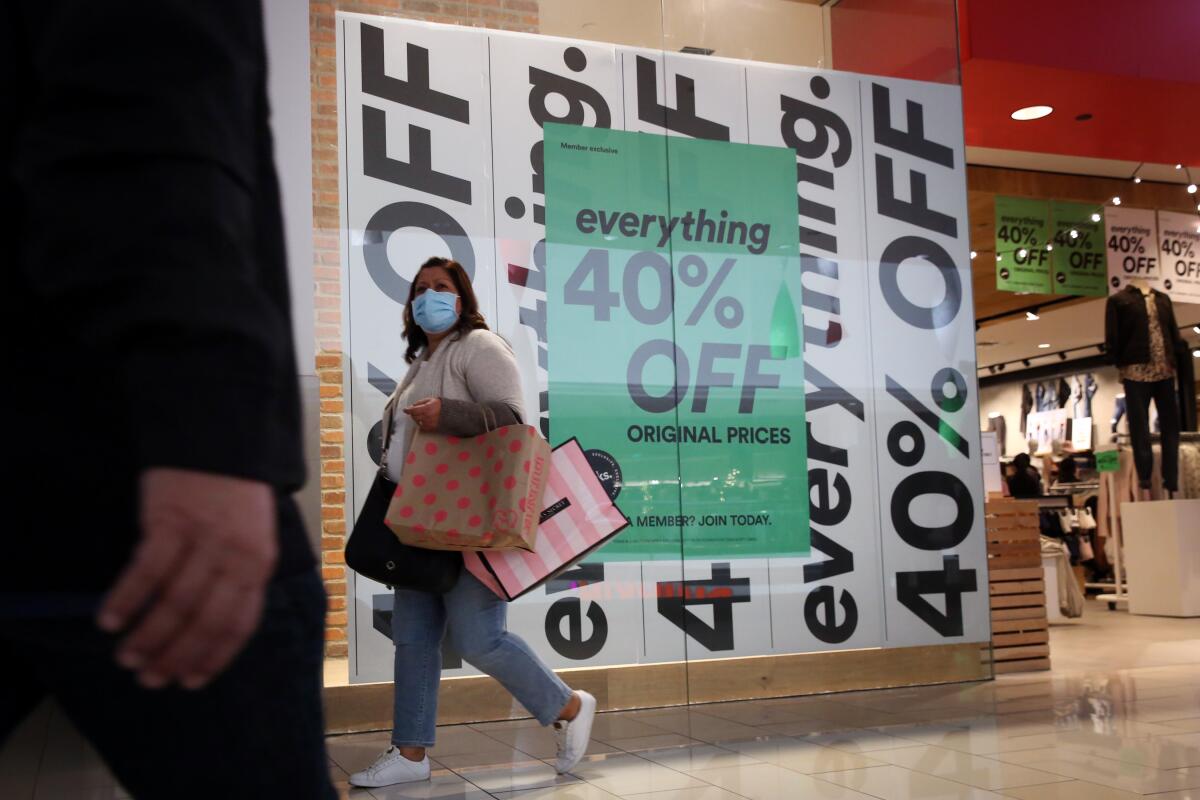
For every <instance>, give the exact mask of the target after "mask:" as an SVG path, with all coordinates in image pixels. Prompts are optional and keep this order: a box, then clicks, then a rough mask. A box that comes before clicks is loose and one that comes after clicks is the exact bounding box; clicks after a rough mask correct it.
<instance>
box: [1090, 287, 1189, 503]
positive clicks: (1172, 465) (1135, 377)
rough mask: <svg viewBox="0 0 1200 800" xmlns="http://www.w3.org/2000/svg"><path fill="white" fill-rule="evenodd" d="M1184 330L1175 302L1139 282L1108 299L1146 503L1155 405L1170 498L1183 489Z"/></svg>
mask: <svg viewBox="0 0 1200 800" xmlns="http://www.w3.org/2000/svg"><path fill="white" fill-rule="evenodd" d="M1181 339H1182V337H1181V336H1180V335H1179V326H1178V325H1177V324H1176V322H1175V310H1174V307H1173V306H1172V305H1171V298H1169V297H1167V296H1166V295H1165V294H1163V293H1162V292H1160V291H1158V290H1156V289H1152V288H1150V286H1149V285H1148V284H1147V283H1146V282H1145V281H1143V280H1139V279H1134V280H1131V281H1130V282H1129V285H1128V286H1126V287H1125V289H1123V290H1122V291H1119V292H1117V293H1115V294H1112V295H1109V298H1108V304H1107V307H1106V310H1105V319H1104V341H1105V345H1106V347H1105V352H1106V353H1107V354H1108V357H1109V359H1110V360H1111V361H1112V363H1113V364H1115V365H1116V367H1117V368H1118V369H1119V370H1120V372H1121V381H1122V383H1123V385H1124V387H1125V410H1126V413H1127V414H1128V415H1129V436H1130V438H1131V439H1132V441H1133V461H1134V465H1135V467H1136V468H1137V476H1138V485H1139V487H1140V489H1141V495H1142V499H1148V498H1149V495H1150V476H1151V473H1152V471H1153V468H1154V454H1153V450H1152V449H1151V446H1150V402H1151V400H1153V401H1154V407H1155V409H1156V410H1157V411H1158V417H1159V420H1160V424H1161V427H1162V478H1163V488H1164V489H1165V490H1166V491H1167V495H1168V497H1171V496H1173V495H1174V493H1175V492H1176V491H1178V489H1179V430H1180V419H1179V402H1178V393H1177V391H1176V385H1175V376H1176V374H1177V372H1178V369H1177V366H1176V363H1177V355H1176V353H1177V352H1178V343H1179V341H1181Z"/></svg>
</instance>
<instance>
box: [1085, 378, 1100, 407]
mask: <svg viewBox="0 0 1200 800" xmlns="http://www.w3.org/2000/svg"><path fill="white" fill-rule="evenodd" d="M1099 389H1100V384H1098V383H1096V376H1095V375H1093V374H1092V373H1090V372H1089V373H1088V374H1087V375H1086V376H1085V377H1084V379H1083V416H1085V417H1090V416H1092V398H1093V397H1095V396H1096V392H1097V391H1098V390H1099Z"/></svg>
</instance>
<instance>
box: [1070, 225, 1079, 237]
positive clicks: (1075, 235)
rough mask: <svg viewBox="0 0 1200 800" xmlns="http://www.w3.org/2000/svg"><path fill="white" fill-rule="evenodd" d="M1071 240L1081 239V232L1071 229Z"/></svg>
mask: <svg viewBox="0 0 1200 800" xmlns="http://www.w3.org/2000/svg"><path fill="white" fill-rule="evenodd" d="M1071 238H1072V239H1078V238H1079V231H1077V230H1075V229H1074V228H1071Z"/></svg>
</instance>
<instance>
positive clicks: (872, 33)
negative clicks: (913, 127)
mask: <svg viewBox="0 0 1200 800" xmlns="http://www.w3.org/2000/svg"><path fill="white" fill-rule="evenodd" d="M954 5H955V3H954V2H953V0H842V1H841V2H840V3H838V4H837V5H835V6H833V8H832V10H831V24H830V36H831V43H832V49H833V66H834V67H835V68H836V69H843V70H850V71H854V72H865V73H870V74H880V75H893V76H898V77H906V78H916V79H919V80H936V81H943V82H955V78H956V75H955V74H954V69H953V66H952V64H950V63H948V59H951V58H953V51H954V49H955V48H954V35H953V29H954V28H953V26H954ZM957 7H958V26H959V30H958V34H959V35H958V37H957V43H958V45H959V49H960V50H961V60H962V84H963V113H964V116H965V123H966V140H967V144H968V145H974V146H978V147H991V148H997V149H1001V150H1019V151H1030V152H1039V153H1055V154H1063V155H1075V156H1087V157H1093V158H1106V159H1116V160H1121V161H1135V162H1138V161H1144V162H1148V163H1160V164H1171V163H1176V162H1183V163H1188V164H1200V0H958V2H957ZM1030 105H1049V106H1053V107H1054V109H1055V113H1054V114H1052V115H1050V116H1049V117H1046V118H1044V119H1040V120H1034V121H1030V122H1017V121H1014V120H1012V119H1011V118H1010V117H1009V115H1010V114H1011V113H1012V112H1013V111H1014V110H1016V109H1018V108H1021V107H1023V106H1030ZM1080 114H1091V115H1092V117H1091V119H1090V120H1088V121H1076V119H1075V118H1076V116H1077V115H1080Z"/></svg>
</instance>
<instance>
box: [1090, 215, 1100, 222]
mask: <svg viewBox="0 0 1200 800" xmlns="http://www.w3.org/2000/svg"><path fill="white" fill-rule="evenodd" d="M1099 221H1100V215H1099V214H1092V222H1099Z"/></svg>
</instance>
